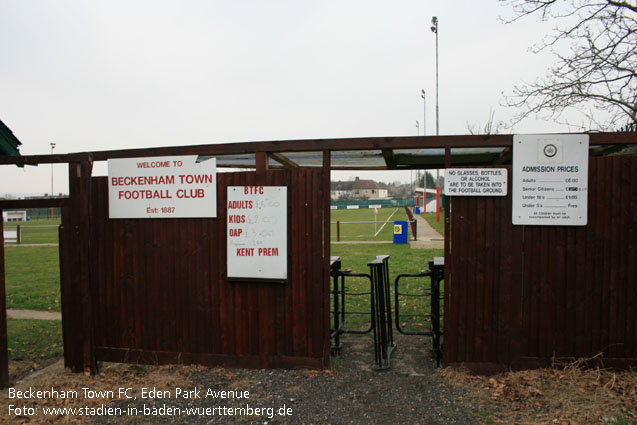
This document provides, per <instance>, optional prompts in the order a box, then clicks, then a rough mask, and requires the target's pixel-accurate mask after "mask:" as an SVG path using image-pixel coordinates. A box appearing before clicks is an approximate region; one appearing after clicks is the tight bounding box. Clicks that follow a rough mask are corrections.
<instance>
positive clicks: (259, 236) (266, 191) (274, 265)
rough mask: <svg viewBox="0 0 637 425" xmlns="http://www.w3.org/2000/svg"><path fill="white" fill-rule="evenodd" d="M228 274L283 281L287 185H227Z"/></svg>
mask: <svg viewBox="0 0 637 425" xmlns="http://www.w3.org/2000/svg"><path fill="white" fill-rule="evenodd" d="M227 217H228V218H227V232H228V234H227V241H228V243H227V247H228V278H229V279H236V280H253V279H265V280H275V281H285V280H287V276H288V261H287V259H288V255H287V240H288V223H287V218H288V215H287V187H285V186H228V205H227Z"/></svg>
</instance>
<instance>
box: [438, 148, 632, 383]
mask: <svg viewBox="0 0 637 425" xmlns="http://www.w3.org/2000/svg"><path fill="white" fill-rule="evenodd" d="M508 168H509V188H511V167H510V166H509V167H508ZM510 192H511V190H510V189H509V195H508V196H506V197H484V198H483V197H455V198H453V201H452V205H451V214H450V221H451V222H450V226H451V253H450V255H449V256H448V257H447V259H446V264H447V267H448V278H447V282H446V284H447V293H446V296H447V297H448V298H447V302H446V303H445V314H446V316H445V323H444V325H445V339H444V350H445V352H444V356H445V363H446V364H448V365H452V364H458V363H465V365H466V366H468V367H470V368H472V369H474V370H478V371H489V370H492V369H493V370H497V369H502V368H505V367H512V368H522V367H533V366H539V365H545V364H547V363H549V362H551V361H552V359H553V358H558V359H568V358H575V357H577V358H579V357H587V356H593V355H596V354H597V353H600V352H602V353H603V356H604V359H605V360H604V362H605V364H607V365H618V366H620V365H626V364H637V343H636V342H635V341H637V327H636V326H635V324H636V322H637V315H636V311H635V309H636V306H637V158H635V157H591V158H590V162H589V184H588V225H587V226H577V227H567V226H555V227H552V226H513V225H512V224H511V195H510Z"/></svg>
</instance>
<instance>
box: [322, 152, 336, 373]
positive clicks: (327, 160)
mask: <svg viewBox="0 0 637 425" xmlns="http://www.w3.org/2000/svg"><path fill="white" fill-rule="evenodd" d="M331 170H332V163H331V157H330V151H329V150H324V151H323V182H322V186H323V204H324V205H323V285H324V291H323V293H324V294H325V296H324V298H323V312H324V315H323V316H324V319H325V329H327V332H325V343H324V347H325V348H324V350H323V366H325V367H327V366H329V364H330V335H329V329H330V243H331V239H330V231H331V229H330V216H331V214H332V210H331V208H330V202H331V199H332V198H331V196H330V179H331ZM334 296H336V294H334Z"/></svg>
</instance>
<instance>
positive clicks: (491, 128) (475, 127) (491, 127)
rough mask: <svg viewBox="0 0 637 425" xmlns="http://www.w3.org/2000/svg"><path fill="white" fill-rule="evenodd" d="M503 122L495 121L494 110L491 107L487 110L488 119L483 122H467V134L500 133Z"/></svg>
mask: <svg viewBox="0 0 637 425" xmlns="http://www.w3.org/2000/svg"><path fill="white" fill-rule="evenodd" d="M504 127H505V124H504V123H503V122H502V121H498V122H496V121H495V112H494V111H493V109H490V110H489V119H488V120H487V122H486V123H485V124H484V126H482V125H480V124H469V123H468V122H467V130H468V131H469V134H500V132H501V131H502V129H503V128H504Z"/></svg>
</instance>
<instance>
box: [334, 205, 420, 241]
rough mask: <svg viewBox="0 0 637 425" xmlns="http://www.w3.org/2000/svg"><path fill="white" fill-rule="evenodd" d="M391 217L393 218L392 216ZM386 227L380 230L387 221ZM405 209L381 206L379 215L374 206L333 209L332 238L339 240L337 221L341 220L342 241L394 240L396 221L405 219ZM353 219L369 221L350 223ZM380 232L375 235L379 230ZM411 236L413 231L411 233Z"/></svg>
mask: <svg viewBox="0 0 637 425" xmlns="http://www.w3.org/2000/svg"><path fill="white" fill-rule="evenodd" d="M392 214H393V215H392ZM374 216H376V225H374ZM390 217H391V218H390ZM387 220H389V221H388V222H387V224H385V227H383V228H382V230H380V228H381V226H383V224H384V223H385V222H386V221H387ZM405 220H407V216H406V215H405V209H404V208H402V207H399V208H379V209H378V215H376V214H374V209H373V208H359V209H356V210H332V211H331V219H330V221H331V222H332V226H331V232H332V233H331V238H332V241H336V240H337V225H336V221H340V222H341V224H340V240H341V241H387V242H390V241H393V239H394V226H393V222H394V221H405ZM351 221H369V222H371V223H365V224H349V223H346V222H351ZM378 230H380V232H378V234H377V235H376V236H374V235H375V234H376V233H377V231H378ZM410 236H411V233H410Z"/></svg>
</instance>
